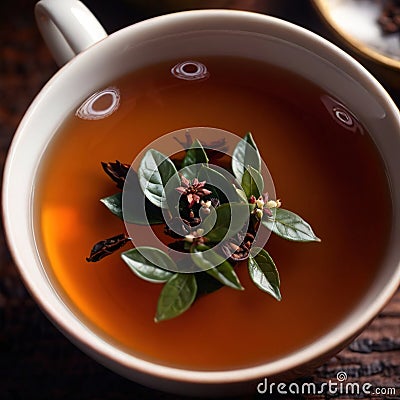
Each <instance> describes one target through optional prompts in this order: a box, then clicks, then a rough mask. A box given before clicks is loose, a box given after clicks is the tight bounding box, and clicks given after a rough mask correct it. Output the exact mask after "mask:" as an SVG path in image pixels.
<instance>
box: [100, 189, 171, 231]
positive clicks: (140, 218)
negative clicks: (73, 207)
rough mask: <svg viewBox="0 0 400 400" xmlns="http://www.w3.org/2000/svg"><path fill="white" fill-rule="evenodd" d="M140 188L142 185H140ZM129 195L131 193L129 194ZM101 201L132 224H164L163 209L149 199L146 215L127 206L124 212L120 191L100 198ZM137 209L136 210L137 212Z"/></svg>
mask: <svg viewBox="0 0 400 400" xmlns="http://www.w3.org/2000/svg"><path fill="white" fill-rule="evenodd" d="M138 190H140V187H138ZM128 196H129V195H128ZM100 201H101V202H102V203H103V204H104V205H105V206H106V207H107V208H108V209H109V210H110V211H111V212H112V213H113V214H114V215H116V216H117V217H118V218H120V219H122V220H125V221H126V222H128V223H130V224H136V225H148V224H150V225H156V224H163V223H164V222H165V221H164V217H163V215H162V212H161V209H160V208H158V207H156V206H155V205H154V204H152V203H150V201H148V200H147V199H145V210H146V215H144V214H143V212H142V213H140V212H137V211H141V210H137V209H135V208H133V207H132V209H131V208H130V207H126V208H125V213H123V212H122V193H121V192H118V193H115V194H113V195H112V196H108V197H104V198H103V199H100ZM135 211H136V212H135ZM142 214H143V215H142Z"/></svg>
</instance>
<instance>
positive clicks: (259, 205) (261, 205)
mask: <svg viewBox="0 0 400 400" xmlns="http://www.w3.org/2000/svg"><path fill="white" fill-rule="evenodd" d="M256 206H257V208H261V209H263V208H264V200H263V199H262V197H259V198H258V199H257V200H256Z"/></svg>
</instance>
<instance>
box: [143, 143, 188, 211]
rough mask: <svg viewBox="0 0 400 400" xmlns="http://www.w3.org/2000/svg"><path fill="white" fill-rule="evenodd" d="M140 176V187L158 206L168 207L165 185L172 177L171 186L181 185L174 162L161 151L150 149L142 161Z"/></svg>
mask: <svg viewBox="0 0 400 400" xmlns="http://www.w3.org/2000/svg"><path fill="white" fill-rule="evenodd" d="M138 176H139V183H140V187H141V188H142V190H143V193H144V194H145V196H146V198H148V199H149V200H150V201H151V202H152V203H153V204H154V205H156V206H157V207H161V208H168V204H167V199H166V195H165V190H164V188H165V186H166V185H167V183H168V181H169V180H170V179H173V182H172V183H171V187H173V188H177V187H179V186H180V179H179V175H178V172H177V171H176V168H175V165H174V163H173V162H172V161H171V160H170V159H169V158H168V157H166V156H165V155H164V154H162V153H160V152H159V151H157V150H154V149H150V150H148V151H147V152H146V154H145V155H144V156H143V158H142V161H141V162H140V166H139V170H138Z"/></svg>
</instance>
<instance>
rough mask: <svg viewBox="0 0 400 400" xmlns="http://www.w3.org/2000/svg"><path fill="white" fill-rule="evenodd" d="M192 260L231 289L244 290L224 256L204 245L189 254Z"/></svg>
mask: <svg viewBox="0 0 400 400" xmlns="http://www.w3.org/2000/svg"><path fill="white" fill-rule="evenodd" d="M191 256H192V260H193V262H194V263H195V264H196V265H197V266H198V267H199V268H201V269H202V270H204V271H205V272H207V274H209V275H211V276H212V277H213V278H215V279H216V280H217V281H219V282H221V283H222V284H224V285H225V286H229V287H231V288H233V289H237V290H244V288H243V286H242V285H241V283H240V281H239V278H238V276H237V275H236V273H235V270H234V269H233V267H232V266H231V264H229V262H228V261H226V260H225V259H224V257H222V256H220V255H219V254H217V253H216V252H215V251H214V250H211V249H209V248H207V247H205V246H203V247H202V249H201V250H200V249H199V248H197V249H195V250H194V253H192V254H191Z"/></svg>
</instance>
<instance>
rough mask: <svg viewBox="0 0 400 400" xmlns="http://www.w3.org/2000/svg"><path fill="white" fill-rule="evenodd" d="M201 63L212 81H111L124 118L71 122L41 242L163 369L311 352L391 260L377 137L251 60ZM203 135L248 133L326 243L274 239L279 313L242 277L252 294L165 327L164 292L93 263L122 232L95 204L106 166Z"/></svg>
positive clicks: (52, 261) (53, 167)
mask: <svg viewBox="0 0 400 400" xmlns="http://www.w3.org/2000/svg"><path fill="white" fill-rule="evenodd" d="M198 61H199V62H201V63H202V64H204V65H205V66H206V68H207V70H208V74H209V75H208V76H207V77H206V78H204V79H199V80H192V81H191V80H183V79H179V78H177V77H176V76H175V75H173V74H172V73H171V68H172V67H173V66H174V65H175V64H177V63H178V62H179V60H175V61H172V62H166V63H162V64H159V65H155V66H152V67H149V68H146V69H145V70H141V71H137V72H134V73H132V74H131V75H129V76H125V77H123V78H121V79H120V80H117V81H115V82H110V84H109V85H108V87H110V88H114V89H116V92H115V93H117V94H118V101H119V107H118V109H117V110H115V111H114V112H112V113H110V115H109V116H108V117H106V118H102V119H95V118H94V119H90V113H91V112H92V113H93V111H94V114H96V111H99V110H101V109H107V108H108V107H109V106H110V104H111V103H112V101H114V100H115V98H116V97H117V94H114V97H113V96H112V95H110V96H103V97H102V98H99V99H98V100H97V101H96V102H93V104H92V105H91V108H90V109H89V111H88V110H87V109H84V114H81V117H78V116H76V115H75V110H74V112H72V113H71V115H70V117H69V118H67V120H66V121H65V123H64V124H63V126H61V127H60V129H59V131H58V132H57V134H56V136H55V137H54V139H53V140H52V142H51V143H50V145H49V147H48V149H47V152H46V155H45V157H44V158H43V160H42V161H41V166H40V170H39V173H38V178H37V186H36V189H35V212H36V217H37V218H36V220H37V224H36V236H37V241H38V245H39V248H40V253H41V254H42V258H43V260H44V264H45V266H46V268H47V270H48V274H49V277H50V279H51V280H52V281H53V284H54V286H55V287H57V288H58V290H60V292H61V295H62V296H63V297H64V299H65V301H66V302H67V303H68V304H69V305H70V307H71V308H73V309H74V310H75V312H76V313H77V314H78V315H79V316H80V317H81V318H84V319H85V320H87V321H88V323H89V324H90V325H91V326H92V327H93V329H94V330H96V331H98V332H99V334H101V335H105V337H107V339H108V340H112V341H113V342H114V343H116V344H117V345H118V346H120V347H121V348H124V349H125V350H126V351H129V352H130V353H132V354H136V355H138V356H140V357H143V358H145V359H148V360H152V361H155V362H158V363H162V364H165V365H171V366H176V367H182V368H190V369H199V370H218V369H235V368H239V367H245V366H251V365H257V364H260V363H264V362H267V361H271V360H274V359H277V358H278V357H282V356H284V355H287V354H289V353H290V352H293V351H295V350H298V349H300V348H301V347H303V346H306V345H308V344H310V343H311V342H312V341H314V340H315V339H316V338H318V337H321V336H322V335H324V334H325V333H326V332H327V331H328V330H329V329H330V328H331V327H332V326H334V325H335V324H337V323H338V322H339V321H340V320H342V319H343V318H344V317H345V316H346V315H347V314H348V312H349V310H351V309H352V308H353V307H355V306H356V305H357V304H358V302H359V301H360V299H361V297H362V296H363V294H364V293H365V292H366V291H367V290H368V288H369V286H370V285H371V282H372V281H373V279H374V277H375V276H376V273H377V269H378V266H379V263H380V262H381V260H382V258H383V256H384V253H385V247H386V243H387V241H388V236H389V231H390V219H391V212H392V211H391V201H390V195H389V189H388V182H387V180H386V176H385V171H384V166H383V162H382V160H381V158H380V155H379V153H378V152H377V150H376V148H375V146H374V144H373V142H372V140H371V139H370V137H369V135H368V132H366V131H365V129H363V128H362V127H359V129H350V128H349V127H348V126H347V125H346V123H345V122H346V121H345V113H344V114H342V115H341V114H340V113H339V114H337V115H336V118H335V114H334V113H333V114H332V110H331V109H329V107H330V102H332V101H333V103H334V100H332V98H331V97H330V94H329V93H325V92H324V91H323V90H322V89H320V88H319V87H316V86H314V85H313V84H311V83H310V82H308V81H306V80H303V79H301V78H299V77H297V76H295V75H294V74H291V73H289V72H285V71H283V70H280V69H276V68H274V67H272V66H269V65H266V64H262V63H256V62H254V61H251V62H249V61H248V60H243V59H236V58H224V57H210V58H202V59H199V60H198ZM188 72H190V68H189V69H188ZM100 89H103V88H100ZM114 89H113V90H114ZM88 97H89V96H88ZM326 99H328V101H327V100H326ZM108 102H110V104H108ZM78 108H79V105H77V109H78ZM331 108H333V106H332V107H331ZM81 111H82V110H81ZM85 112H86V113H87V116H89V119H87V118H86V119H84V118H82V115H83V116H85ZM337 118H339V119H337ZM340 118H342V119H340ZM196 126H209V127H215V128H221V129H224V130H227V131H230V132H233V133H235V134H237V135H239V136H240V137H242V136H243V135H244V134H245V133H246V132H248V131H251V132H252V134H253V136H254V138H255V141H256V143H257V145H258V147H259V149H260V152H261V155H262V158H263V160H264V161H265V163H266V164H267V166H268V168H269V170H270V172H271V174H272V177H273V179H274V182H275V187H276V192H277V197H278V198H280V199H281V200H282V204H283V205H282V206H283V207H284V208H286V209H289V210H293V211H295V212H296V213H298V214H300V215H302V216H304V218H305V219H306V220H307V221H308V222H310V224H311V226H312V227H313V229H314V230H315V232H316V234H317V235H318V236H319V237H320V238H321V239H322V242H321V243H309V244H300V243H294V242H288V241H285V240H283V239H281V238H279V237H276V236H274V235H272V236H271V238H270V240H269V241H268V243H267V245H266V249H267V250H268V252H269V253H270V254H271V255H272V257H273V259H274V260H275V262H276V264H277V267H278V270H279V272H280V277H281V292H282V296H283V299H282V301H281V302H277V301H276V300H274V299H273V298H272V297H270V296H269V295H267V294H265V293H263V292H261V291H260V290H259V289H258V288H256V287H255V285H254V284H253V283H252V282H251V281H250V279H249V278H248V273H247V267H246V265H241V266H239V267H238V274H239V277H240V280H241V282H242V284H243V286H244V287H245V291H244V292H240V291H235V290H233V289H230V288H223V289H221V290H219V291H217V292H215V293H213V294H210V295H208V296H204V297H202V298H201V299H199V300H198V301H196V303H195V304H194V305H193V306H192V308H191V309H190V310H189V311H188V312H186V313H184V314H183V315H182V316H180V317H178V318H175V319H173V320H169V321H165V322H162V323H158V324H156V323H154V321H153V318H154V314H155V311H156V305H157V299H158V295H159V293H160V291H161V288H162V285H157V284H152V283H147V282H144V281H143V280H141V279H139V278H137V277H136V276H135V275H134V274H133V273H132V272H131V271H130V270H129V268H128V267H127V265H125V264H124V262H123V261H122V260H121V258H120V256H119V254H114V255H112V256H110V257H107V258H105V259H103V260H102V261H101V262H98V263H95V264H93V263H90V264H89V263H87V262H86V261H85V257H87V256H88V255H89V252H90V249H91V247H92V245H93V244H94V243H95V242H97V241H99V240H102V239H104V238H107V237H110V236H113V235H116V234H118V233H121V232H123V231H124V225H123V223H122V222H121V221H120V220H119V219H118V218H116V217H115V216H113V215H112V214H111V213H110V212H109V211H108V210H107V209H106V208H105V207H104V206H103V205H102V204H101V203H100V202H99V199H100V198H102V197H106V196H108V195H111V194H113V193H115V192H116V190H117V189H116V187H115V185H114V184H113V182H111V180H110V179H109V178H108V177H107V176H106V175H105V173H104V172H103V171H102V168H101V166H100V162H101V161H115V160H120V161H122V162H126V163H130V162H132V161H133V159H134V158H135V157H136V155H137V154H138V153H139V152H140V151H141V150H142V149H143V148H144V147H145V146H147V145H148V144H149V143H151V142H152V141H153V140H155V139H156V138H158V137H159V136H161V135H164V134H166V133H169V132H173V131H175V130H178V129H183V128H190V127H196ZM353 128H354V127H353ZM375 199H378V200H377V201H379V207H378V208H376V207H374V206H373V205H372V203H375ZM376 212H378V214H379V218H375V217H374V213H376ZM128 248H129V247H126V250H127V249H128Z"/></svg>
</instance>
